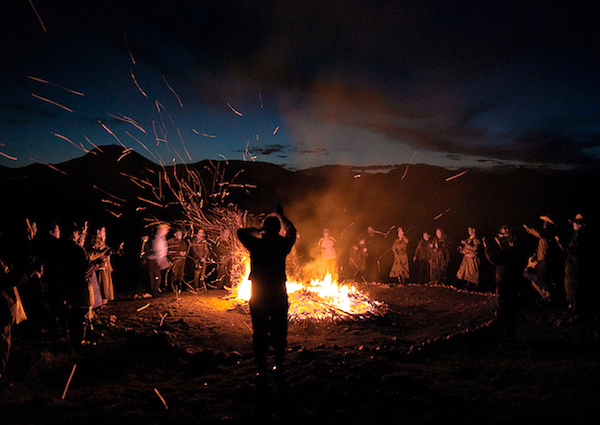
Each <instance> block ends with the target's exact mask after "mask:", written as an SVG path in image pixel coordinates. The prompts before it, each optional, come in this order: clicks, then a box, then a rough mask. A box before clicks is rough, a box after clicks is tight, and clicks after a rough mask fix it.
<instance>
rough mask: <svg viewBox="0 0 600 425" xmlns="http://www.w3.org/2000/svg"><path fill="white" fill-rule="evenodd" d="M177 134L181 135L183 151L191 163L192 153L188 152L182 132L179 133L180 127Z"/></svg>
mask: <svg viewBox="0 0 600 425" xmlns="http://www.w3.org/2000/svg"><path fill="white" fill-rule="evenodd" d="M177 134H178V135H179V140H181V144H182V145H183V150H185V154H186V155H187V157H188V159H189V160H190V161H191V160H192V157H191V156H190V153H189V152H188V150H187V146H186V145H185V142H184V141H183V137H181V131H179V127H177Z"/></svg>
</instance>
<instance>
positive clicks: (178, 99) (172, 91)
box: [162, 75, 183, 108]
mask: <svg viewBox="0 0 600 425" xmlns="http://www.w3.org/2000/svg"><path fill="white" fill-rule="evenodd" d="M162 77H163V80H165V84H166V85H167V87H168V88H169V90H171V93H173V94H174V95H175V97H176V98H177V102H179V106H181V107H182V108H183V103H181V99H180V98H179V96H178V95H177V93H175V90H173V87H171V86H170V85H169V83H168V82H167V79H166V78H165V76H164V75H163V76H162Z"/></svg>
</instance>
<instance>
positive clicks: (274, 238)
mask: <svg viewBox="0 0 600 425" xmlns="http://www.w3.org/2000/svg"><path fill="white" fill-rule="evenodd" d="M282 227H283V229H284V230H285V235H284V236H282V235H280V231H281V229H282ZM237 237H238V239H239V240H240V242H241V243H242V245H244V247H246V249H247V250H248V251H249V252H250V276H249V279H250V281H251V282H252V295H251V296H250V315H251V316H252V328H253V336H252V338H253V342H254V358H255V361H256V366H257V368H258V374H257V378H258V384H259V386H261V387H264V386H266V372H267V352H268V348H269V340H270V341H271V343H272V346H273V351H274V356H275V369H274V370H275V373H276V375H275V376H276V379H277V380H279V381H281V380H282V379H283V366H284V364H283V363H284V356H285V348H286V345H287V326H288V325H287V313H288V307H289V304H288V297H287V290H286V286H285V283H286V273H285V260H286V257H287V255H288V254H289V253H290V251H291V250H292V247H293V245H294V243H295V242H296V228H295V227H294V225H293V224H292V222H291V221H290V220H289V219H288V218H287V217H286V216H285V215H284V214H283V206H282V205H280V204H278V205H277V207H276V212H275V213H274V214H273V213H272V214H269V215H268V216H267V217H266V218H265V220H264V222H263V224H262V228H260V229H259V228H256V227H248V228H241V229H238V231H237Z"/></svg>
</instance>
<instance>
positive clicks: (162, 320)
mask: <svg viewBox="0 0 600 425" xmlns="http://www.w3.org/2000/svg"><path fill="white" fill-rule="evenodd" d="M168 315H169V313H168V312H167V313H165V314H163V315H162V316H161V318H160V325H158V327H159V328H162V325H163V323H164V322H165V318H166V317H167V316H168Z"/></svg>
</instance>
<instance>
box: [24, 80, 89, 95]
mask: <svg viewBox="0 0 600 425" xmlns="http://www.w3.org/2000/svg"><path fill="white" fill-rule="evenodd" d="M27 78H29V79H30V80H33V81H38V82H40V83H44V84H48V85H51V86H54V87H58V88H59V89H62V90H65V91H68V92H69V93H73V94H76V95H77V96H83V93H81V92H80V91H76V90H71V89H68V88H66V87H63V86H59V85H58V84H54V83H51V82H50V81H48V80H43V79H41V78H38V77H34V76H33V75H28V76H27Z"/></svg>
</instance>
